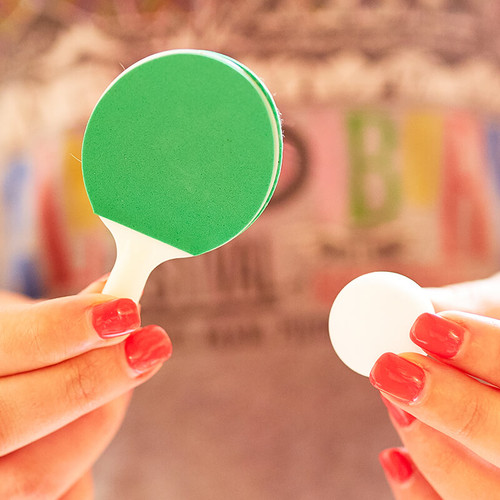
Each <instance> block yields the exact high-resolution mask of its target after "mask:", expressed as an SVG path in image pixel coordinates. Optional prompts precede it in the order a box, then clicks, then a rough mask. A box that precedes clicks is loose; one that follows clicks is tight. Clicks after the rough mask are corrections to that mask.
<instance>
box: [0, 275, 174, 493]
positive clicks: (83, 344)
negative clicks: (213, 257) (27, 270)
mask: <svg viewBox="0 0 500 500" xmlns="http://www.w3.org/2000/svg"><path fill="white" fill-rule="evenodd" d="M104 283H105V278H104V279H100V280H98V281H96V282H95V283H93V284H91V285H90V286H89V287H88V288H86V289H85V290H83V291H82V292H81V293H80V294H79V295H76V296H72V297H64V298H60V299H53V300H47V301H40V302H34V301H29V300H28V299H25V298H23V297H22V296H19V295H12V294H8V293H5V292H2V293H0V415H1V418H0V498H9V499H12V500H16V499H19V500H20V499H28V498H36V499H47V500H49V499H50V500H52V499H61V500H88V499H91V498H93V485H92V475H91V468H92V465H93V464H94V463H95V461H96V460H97V459H98V458H99V456H100V455H101V454H102V452H103V451H104V449H105V448H106V447H107V445H108V444H109V442H110V441H111V440H112V438H113V437H114V435H115V434H116V432H117V431H118V429H119V427H120V425H121V422H122V421H123V418H124V415H125V412H126V408H127V406H128V402H129V400H130V396H131V392H132V389H133V388H134V387H136V386H138V385H139V384H142V383H143V382H145V381H146V380H148V379H150V378H151V377H152V376H153V375H154V374H155V373H156V372H157V371H158V370H159V369H160V367H161V366H162V364H163V362H164V361H166V360H167V359H168V358H169V357H170V355H171V352H172V344H171V342H170V339H169V337H168V335H167V334H166V332H165V331H164V330H163V329H161V328H160V327H158V326H153V325H152V326H146V327H141V326H140V315H139V310H138V307H137V306H136V305H135V304H134V303H133V302H132V301H131V300H129V299H117V298H116V297H112V296H107V295H102V294H100V293H99V292H100V291H101V290H102V288H103V286H104Z"/></svg>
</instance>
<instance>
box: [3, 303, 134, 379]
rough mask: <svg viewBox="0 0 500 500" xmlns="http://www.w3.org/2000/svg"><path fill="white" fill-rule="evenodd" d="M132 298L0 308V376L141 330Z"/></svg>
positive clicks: (86, 349)
mask: <svg viewBox="0 0 500 500" xmlns="http://www.w3.org/2000/svg"><path fill="white" fill-rule="evenodd" d="M139 326H140V317H139V312H138V308H137V305H136V304H135V303H134V302H133V301H132V300H130V299H117V298H115V297H112V296H109V295H101V294H88V295H77V296H72V297H64V298H59V299H52V300H47V301H44V302H36V303H28V304H15V305H12V306H9V307H5V308H2V309H0V376H5V375H13V374H16V373H22V372H26V371H31V370H35V369H38V368H42V367H44V366H49V365H53V364H56V363H60V362H61V361H64V360H66V359H69V358H72V357H74V356H77V355H79V354H81V353H83V352H86V351H88V350H90V349H92V348H94V347H99V345H102V346H104V345H109V344H110V343H112V340H111V339H113V338H115V337H119V336H122V335H126V334H127V333H130V332H131V331H133V330H135V329H137V328H139Z"/></svg>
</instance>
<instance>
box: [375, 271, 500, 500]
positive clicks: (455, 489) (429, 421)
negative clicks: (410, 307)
mask: <svg viewBox="0 0 500 500" xmlns="http://www.w3.org/2000/svg"><path fill="white" fill-rule="evenodd" d="M428 290H429V293H430V295H431V298H432V300H433V302H434V305H435V308H436V311H439V312H438V314H435V315H434V314H424V315H422V316H420V317H419V318H418V319H417V320H416V322H415V323H414V325H413V327H412V329H411V332H410V336H411V338H412V340H413V342H414V343H415V344H417V345H418V346H419V347H421V348H422V349H423V350H424V351H425V352H426V353H427V354H429V356H424V355H419V354H415V353H404V354H401V355H399V356H397V355H395V354H390V353H387V354H384V355H382V356H381V357H380V358H379V359H378V360H377V362H376V363H375V365H374V367H373V369H372V372H371V375H370V381H371V383H372V384H373V385H374V387H376V388H377V389H378V390H379V391H380V393H381V396H382V400H383V402H384V403H385V405H386V406H387V409H388V412H389V416H390V419H391V421H392V423H393V425H394V427H395V429H396V430H397V432H398V434H399V436H400V438H401V440H402V442H403V445H404V448H389V449H387V450H384V451H383V452H382V453H381V454H380V456H379V458H380V462H381V464H382V467H383V469H384V472H385V474H386V477H387V480H388V482H389V484H390V486H391V488H392V491H393V494H394V497H395V498H396V499H397V500H434V499H444V500H448V499H449V500H471V499H488V500H494V499H500V390H499V388H500V362H499V359H500V320H499V318H500V275H499V274H497V275H494V276H492V277H491V278H489V279H485V280H480V281H477V282H468V283H463V284H458V285H452V286H449V287H443V288H442V289H438V288H436V289H428ZM454 309H456V310H460V311H461V312H457V311H454ZM463 311H467V312H463ZM474 313H476V314H474Z"/></svg>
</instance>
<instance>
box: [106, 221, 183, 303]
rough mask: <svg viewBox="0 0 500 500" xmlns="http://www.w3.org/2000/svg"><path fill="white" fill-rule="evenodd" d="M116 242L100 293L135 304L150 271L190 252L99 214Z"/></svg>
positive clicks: (139, 297)
mask: <svg viewBox="0 0 500 500" xmlns="http://www.w3.org/2000/svg"><path fill="white" fill-rule="evenodd" d="M101 219H102V221H103V222H104V224H105V225H106V227H107V228H108V229H109V230H110V231H111V234H112V235H113V237H114V239H115V243H116V262H115V265H114V266H113V269H112V271H111V274H110V276H109V278H108V281H107V282H106V285H105V287H104V289H103V291H102V293H105V294H108V295H115V296H116V297H127V298H130V299H132V300H133V301H134V302H136V303H138V302H139V300H140V299H141V296H142V292H143V290H144V286H145V285H146V281H147V279H148V277H149V275H150V274H151V271H152V270H153V269H154V268H155V267H157V266H158V265H160V264H161V263H162V262H165V261H167V260H171V259H176V258H181V257H191V255H190V254H188V253H187V252H184V251H182V250H179V249H178V248H175V247H172V246H170V245H167V244H166V243H163V242H161V241H159V240H155V239H154V238H151V237H149V236H146V235H144V234H142V233H139V232H138V231H135V230H134V229H130V228H128V227H125V226H123V225H121V224H118V223H117V222H114V221H111V220H109V219H105V218H104V217H101Z"/></svg>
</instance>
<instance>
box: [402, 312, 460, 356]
mask: <svg viewBox="0 0 500 500" xmlns="http://www.w3.org/2000/svg"><path fill="white" fill-rule="evenodd" d="M465 332H466V330H465V328H464V327H463V326H461V325H459V324H458V323H455V322H454V321H450V320H449V319H446V318H443V317H442V316H438V315H437V314H430V313H424V314H422V315H420V316H419V317H418V318H417V320H416V321H415V323H414V324H413V326H412V327H411V330H410V338H411V340H412V341H413V342H414V343H415V344H417V345H418V346H419V347H421V348H422V349H425V350H426V351H429V352H431V353H432V354H436V355H437V356H440V357H441V358H453V357H454V356H456V354H457V353H458V351H459V350H460V346H461V345H462V343H463V341H464V336H465Z"/></svg>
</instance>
